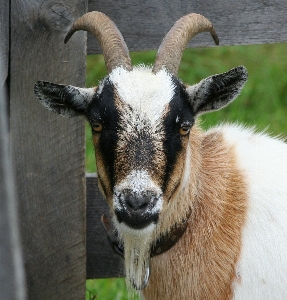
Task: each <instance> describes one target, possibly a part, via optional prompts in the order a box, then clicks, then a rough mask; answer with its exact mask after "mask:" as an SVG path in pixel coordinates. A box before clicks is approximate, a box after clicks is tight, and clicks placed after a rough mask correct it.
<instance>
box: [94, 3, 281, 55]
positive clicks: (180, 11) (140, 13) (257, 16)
mask: <svg viewBox="0 0 287 300" xmlns="http://www.w3.org/2000/svg"><path fill="white" fill-rule="evenodd" d="M93 10H98V11H101V12H103V13H105V14H107V15H108V16H109V17H110V18H111V19H112V20H113V21H114V22H115V23H116V25H117V26H118V28H119V30H120V31H121V33H122V35H123V37H124V39H125V41H126V43H127V46H128V48H129V50H130V51H144V50H157V49H158V47H159V45H160V43H161V41H162V39H163V37H164V35H165V34H166V33H167V32H168V30H169V29H170V28H171V26H172V25H173V24H174V22H175V21H176V20H178V19H179V18H180V17H182V16H183V15H185V14H188V13H191V12H195V13H199V14H202V15H204V16H205V17H207V18H208V19H209V20H210V21H211V22H212V23H213V25H214V27H215V30H216V32H217V34H218V36H219V40H220V45H246V44H264V43H278V42H285V41H286V40H287V26H286V22H287V1H286V0H282V1H281V0H275V1H271V0H254V1H248V0H241V1H230V0H215V1H211V0H208V1H200V0H193V1H186V0H176V1H167V0H158V1H148V0H143V1H139V0H137V1H129V0H119V1H113V0H106V1H100V0H89V11H93ZM206 46H214V43H213V40H212V38H211V37H210V35H209V34H208V33H203V34H199V35H198V36H196V37H195V38H194V39H193V40H192V42H191V43H189V45H188V47H206ZM100 52H101V50H100V48H99V45H98V43H97V41H96V39H95V38H94V37H91V36H90V35H88V54H93V53H100Z"/></svg>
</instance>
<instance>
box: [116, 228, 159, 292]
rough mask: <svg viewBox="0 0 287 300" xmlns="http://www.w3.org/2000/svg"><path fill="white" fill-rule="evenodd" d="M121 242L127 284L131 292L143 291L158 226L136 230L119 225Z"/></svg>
mask: <svg viewBox="0 0 287 300" xmlns="http://www.w3.org/2000/svg"><path fill="white" fill-rule="evenodd" d="M116 227H117V230H118V232H119V239H120V242H121V243H122V244H123V245H124V249H125V272H126V283H127V287H128V289H129V290H130V291H132V290H133V289H136V290H141V289H143V288H144V287H145V286H146V284H147V282H148V278H149V267H150V266H149V265H150V250H151V245H152V242H153V239H154V233H155V228H156V226H155V225H154V224H151V225H149V226H148V227H147V228H144V229H141V230H136V229H132V228H130V227H128V226H126V225H124V224H123V223H121V224H117V226H116Z"/></svg>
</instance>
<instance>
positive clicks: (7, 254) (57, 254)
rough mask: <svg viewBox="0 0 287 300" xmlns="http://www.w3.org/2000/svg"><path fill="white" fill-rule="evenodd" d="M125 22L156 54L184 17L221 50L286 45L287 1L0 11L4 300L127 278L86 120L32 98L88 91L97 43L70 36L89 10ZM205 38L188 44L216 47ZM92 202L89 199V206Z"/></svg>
mask: <svg viewBox="0 0 287 300" xmlns="http://www.w3.org/2000/svg"><path fill="white" fill-rule="evenodd" d="M88 10H89V11H91V10H99V11H102V12H104V13H106V14H107V15H108V16H109V17H111V18H112V19H113V20H114V21H115V23H116V24H117V25H118V27H119V29H120V31H121V32H122V34H123V36H124V37H125V39H126V42H127V45H128V47H129V49H130V50H131V51H142V50H148V49H157V47H158V46H159V44H160V42H161V40H162V38H163V36H164V34H165V33H166V32H167V30H168V29H169V28H170V26H171V25H172V24H173V23H174V22H175V21H176V20H177V19H178V18H180V17H181V16H183V15H184V14H187V13H190V12H197V13H201V14H203V15H205V16H206V17H207V18H209V19H210V20H211V21H212V22H213V24H214V26H215V28H216V31H217V33H218V35H219V37H220V42H221V45H234V44H259V43H275V42H282V41H286V40H287V25H286V24H287V22H286V21H287V1H285V0H277V1H276V0H275V1H269V0H254V1H247V0H242V1H231V0H213V1H200V0H196V1H186V0H176V1H166V0H159V1H146V0H144V1H143V0H141V1H139V0H135V1H131V0H118V1H113V0H105V1H95V0H90V1H89V3H87V2H86V1H85V0H82V1H77V0H46V1H43V0H29V1H28V0H18V1H17V0H10V1H8V0H2V1H1V9H0V26H1V27H0V34H1V49H0V51H1V52H0V68H1V69H0V191H1V194H0V299H1V300H2V299H3V300H4V299H5V300H10V299H21V300H22V299H42V300H43V299H44V300H45V299H47V300H50V299H76V300H78V299H83V298H84V294H85V280H86V278H100V277H115V276H122V275H123V273H122V268H121V265H122V263H121V261H120V259H119V258H118V257H116V256H115V255H114V254H113V253H112V251H111V250H110V248H109V246H108V245H107V241H106V236H105V233H104V231H103V229H102V228H101V225H100V215H101V214H102V213H103V212H105V211H107V205H106V204H105V202H104V200H103V199H102V197H101V195H100V194H99V191H98V189H97V184H96V176H95V175H91V174H90V175H88V176H87V177H86V176H85V168H84V153H85V138H84V127H85V125H84V120H83V119H81V118H72V119H64V118H62V117H60V116H58V115H56V114H52V113H49V112H47V111H46V110H45V109H44V108H43V107H42V106H41V105H40V104H39V103H38V101H36V100H35V97H34V93H33V85H34V83H35V82H36V81H37V80H48V81H52V82H56V83H64V84H72V85H76V86H84V85H85V61H86V55H87V53H88V54H91V53H100V49H99V46H98V44H97V42H96V40H95V39H94V38H92V37H90V36H89V35H88V42H87V45H88V46H87V50H86V34H85V33H84V32H77V33H76V34H75V36H74V37H73V38H72V39H71V40H70V42H69V43H68V44H67V45H64V43H63V39H64V36H65V34H66V32H67V30H68V29H69V27H70V26H71V24H72V23H73V22H74V21H75V20H76V19H77V18H78V17H80V16H81V15H83V14H84V13H85V12H87V11H88ZM211 45H212V40H211V39H210V37H209V36H208V35H199V36H197V37H196V38H195V39H194V40H193V41H192V44H190V45H189V46H211ZM86 200H87V201H86Z"/></svg>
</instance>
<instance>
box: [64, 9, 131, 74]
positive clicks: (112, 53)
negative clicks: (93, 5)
mask: <svg viewBox="0 0 287 300" xmlns="http://www.w3.org/2000/svg"><path fill="white" fill-rule="evenodd" d="M78 30H85V31H88V32H90V33H91V34H93V35H94V36H95V37H96V38H97V39H98V41H99V43H100V45H101V47H102V50H103V55H104V58H105V62H106V67H107V69H108V72H109V73H110V72H111V71H112V70H113V69H115V68H116V67H123V68H124V69H126V70H128V71H131V70H132V65H131V59H130V56H129V50H128V48H127V45H126V43H125V41H124V39H123V36H122V34H121V33H120V31H119V30H118V28H117V26H116V25H115V24H114V22H113V21H112V20H111V19H109V18H108V17H107V16H106V15H105V14H103V13H101V12H98V11H92V12H89V13H86V14H84V15H83V16H82V17H81V18H79V19H78V20H77V21H76V22H75V23H74V24H73V26H72V28H71V29H70V30H69V32H68V33H67V35H66V37H65V41H64V42H65V43H67V42H68V40H69V39H70V38H71V36H72V35H73V34H74V32H76V31H78Z"/></svg>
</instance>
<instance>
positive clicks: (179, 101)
mask: <svg viewBox="0 0 287 300" xmlns="http://www.w3.org/2000/svg"><path fill="white" fill-rule="evenodd" d="M173 83H174V86H175V89H174V96H173V98H172V100H171V101H170V103H169V112H168V113H167V115H166V116H165V118H164V130H165V140H164V142H163V145H164V151H165V155H166V161H167V165H166V170H165V179H164V190H165V189H166V187H167V184H168V179H169V178H170V176H171V173H172V171H173V169H174V166H175V163H176V158H177V155H178V153H179V151H180V150H181V149H182V141H183V139H185V138H188V134H187V135H186V136H182V135H181V134H180V133H179V131H180V128H181V126H186V125H187V124H190V126H192V125H193V123H194V118H195V117H194V116H195V114H194V111H193V110H192V107H191V105H190V104H189V100H188V95H187V93H186V92H185V88H184V86H183V85H182V83H180V82H179V80H178V79H177V78H175V77H174V78H173Z"/></svg>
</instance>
